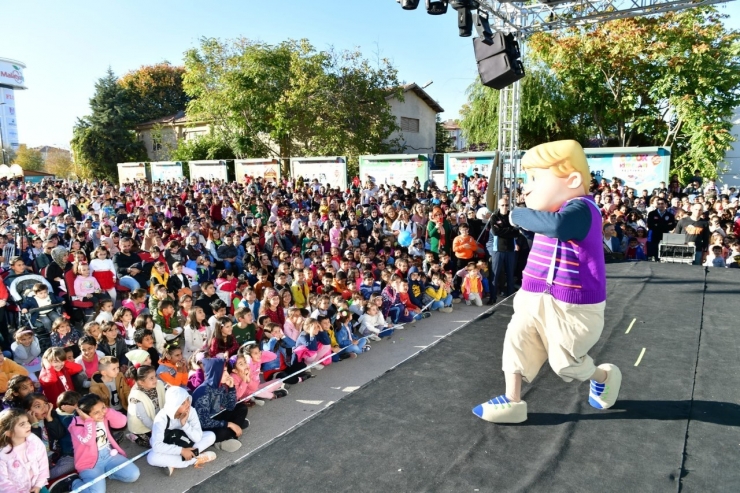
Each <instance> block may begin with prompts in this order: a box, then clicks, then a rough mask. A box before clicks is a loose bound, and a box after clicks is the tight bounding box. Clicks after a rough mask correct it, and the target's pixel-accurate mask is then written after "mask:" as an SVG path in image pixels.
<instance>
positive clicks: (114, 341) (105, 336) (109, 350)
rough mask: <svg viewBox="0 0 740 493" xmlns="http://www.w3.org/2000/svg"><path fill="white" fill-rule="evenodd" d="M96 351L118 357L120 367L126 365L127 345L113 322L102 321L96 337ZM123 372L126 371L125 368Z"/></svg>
mask: <svg viewBox="0 0 740 493" xmlns="http://www.w3.org/2000/svg"><path fill="white" fill-rule="evenodd" d="M98 351H100V352H101V353H103V355H105V356H113V357H114V358H118V362H119V364H120V365H121V368H124V367H128V359H126V353H127V352H128V346H126V341H125V340H124V339H123V336H121V333H120V331H119V330H118V327H116V324H114V323H113V322H107V323H104V324H103V326H102V327H101V329H100V337H99V338H98ZM123 373H126V371H125V369H124V370H123Z"/></svg>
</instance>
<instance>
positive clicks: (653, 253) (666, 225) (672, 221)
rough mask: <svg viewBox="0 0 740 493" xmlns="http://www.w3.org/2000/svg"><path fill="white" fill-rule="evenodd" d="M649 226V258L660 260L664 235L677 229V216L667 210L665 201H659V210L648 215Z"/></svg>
mask: <svg viewBox="0 0 740 493" xmlns="http://www.w3.org/2000/svg"><path fill="white" fill-rule="evenodd" d="M647 226H648V230H649V231H650V242H649V243H648V258H653V259H655V260H658V245H659V244H660V242H661V241H662V240H663V234H664V233H670V232H671V231H673V229H674V228H675V227H676V216H674V215H673V214H671V212H670V211H669V210H668V209H666V201H665V199H662V198H661V199H658V208H657V209H655V210H654V211H650V213H649V214H648V217H647Z"/></svg>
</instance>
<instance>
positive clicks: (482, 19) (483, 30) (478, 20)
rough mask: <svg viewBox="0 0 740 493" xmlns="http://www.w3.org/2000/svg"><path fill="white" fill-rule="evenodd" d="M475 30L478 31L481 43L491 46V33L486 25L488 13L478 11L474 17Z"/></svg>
mask: <svg viewBox="0 0 740 493" xmlns="http://www.w3.org/2000/svg"><path fill="white" fill-rule="evenodd" d="M475 30H476V31H478V36H480V39H481V41H482V42H484V43H485V44H487V45H489V46H490V45H492V44H493V31H492V30H491V25H490V24H489V23H488V12H485V11H483V10H479V11H478V15H476V16H475Z"/></svg>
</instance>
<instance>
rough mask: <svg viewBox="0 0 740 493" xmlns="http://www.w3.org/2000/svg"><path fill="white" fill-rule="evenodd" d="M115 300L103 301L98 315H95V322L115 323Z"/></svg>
mask: <svg viewBox="0 0 740 493" xmlns="http://www.w3.org/2000/svg"><path fill="white" fill-rule="evenodd" d="M113 307H114V305H113V300H103V301H101V302H100V305H99V306H98V310H99V311H98V313H96V314H95V321H96V322H97V323H99V324H102V323H103V322H112V321H113Z"/></svg>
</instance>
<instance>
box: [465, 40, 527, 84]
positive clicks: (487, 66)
mask: <svg viewBox="0 0 740 493" xmlns="http://www.w3.org/2000/svg"><path fill="white" fill-rule="evenodd" d="M476 39H477V38H476ZM478 74H480V81H481V84H483V85H484V86H486V87H492V88H493V89H499V90H501V89H503V88H504V87H506V86H508V85H511V84H513V83H514V82H516V81H518V80H519V79H522V78H524V65H522V61H521V60H518V59H516V58H513V57H512V56H511V54H510V53H507V52H503V53H499V54H498V55H494V56H492V57H489V58H486V59H484V60H481V61H479V62H478Z"/></svg>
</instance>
